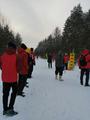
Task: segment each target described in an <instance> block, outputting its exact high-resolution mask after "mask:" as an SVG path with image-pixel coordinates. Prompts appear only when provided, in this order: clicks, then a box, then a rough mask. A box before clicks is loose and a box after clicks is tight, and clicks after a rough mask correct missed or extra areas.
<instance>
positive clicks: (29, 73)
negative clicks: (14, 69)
mask: <svg viewBox="0 0 90 120" xmlns="http://www.w3.org/2000/svg"><path fill="white" fill-rule="evenodd" d="M32 72H33V64H31V65H29V69H28V78H31V76H32Z"/></svg>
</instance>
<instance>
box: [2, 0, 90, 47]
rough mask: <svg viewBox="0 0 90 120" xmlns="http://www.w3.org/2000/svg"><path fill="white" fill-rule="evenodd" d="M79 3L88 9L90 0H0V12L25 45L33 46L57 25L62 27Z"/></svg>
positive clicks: (85, 10)
mask: <svg viewBox="0 0 90 120" xmlns="http://www.w3.org/2000/svg"><path fill="white" fill-rule="evenodd" d="M79 3H80V4H81V6H82V9H83V11H84V12H87V11H88V10H89V9H90V0H0V13H2V14H3V15H4V16H5V17H6V18H7V19H8V22H9V24H10V26H11V27H12V29H13V31H15V32H19V33H20V34H21V36H22V39H23V42H24V43H25V44H26V45H27V46H28V47H34V48H35V47H36V46H37V45H38V42H39V41H41V40H43V39H44V38H45V37H47V36H48V35H49V34H51V33H52V32H53V30H54V29H55V28H56V27H57V26H58V27H59V28H61V30H62V29H63V27H64V23H65V21H66V19H67V17H68V16H69V15H70V12H71V10H72V9H73V7H74V6H76V5H77V4H79Z"/></svg>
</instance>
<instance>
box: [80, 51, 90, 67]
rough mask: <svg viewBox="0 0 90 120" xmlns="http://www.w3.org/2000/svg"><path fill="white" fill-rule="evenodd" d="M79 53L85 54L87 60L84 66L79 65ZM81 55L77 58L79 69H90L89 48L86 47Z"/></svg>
mask: <svg viewBox="0 0 90 120" xmlns="http://www.w3.org/2000/svg"><path fill="white" fill-rule="evenodd" d="M81 55H86V61H87V65H86V66H80V63H79V59H80V57H81ZM81 55H80V56H79V58H78V66H79V67H80V68H81V69H82V68H86V69H90V53H89V50H87V49H85V50H83V51H82V53H81Z"/></svg>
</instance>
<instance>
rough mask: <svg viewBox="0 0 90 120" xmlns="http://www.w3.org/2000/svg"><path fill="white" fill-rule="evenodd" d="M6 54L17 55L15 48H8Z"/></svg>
mask: <svg viewBox="0 0 90 120" xmlns="http://www.w3.org/2000/svg"><path fill="white" fill-rule="evenodd" d="M6 53H7V54H9V55H11V54H15V53H16V50H15V49H13V48H7V49H6Z"/></svg>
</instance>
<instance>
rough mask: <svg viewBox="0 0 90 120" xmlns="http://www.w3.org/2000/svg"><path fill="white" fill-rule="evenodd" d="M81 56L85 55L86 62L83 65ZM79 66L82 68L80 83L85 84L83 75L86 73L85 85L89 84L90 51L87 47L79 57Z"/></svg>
mask: <svg viewBox="0 0 90 120" xmlns="http://www.w3.org/2000/svg"><path fill="white" fill-rule="evenodd" d="M81 56H84V57H85V60H86V63H85V64H83V63H82V64H83V65H81V62H80V60H81ZM78 66H79V68H80V70H81V71H80V84H81V85H83V77H84V75H86V78H85V86H89V71H90V52H89V50H88V49H85V50H83V51H82V52H81V54H80V56H79V58H78Z"/></svg>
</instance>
